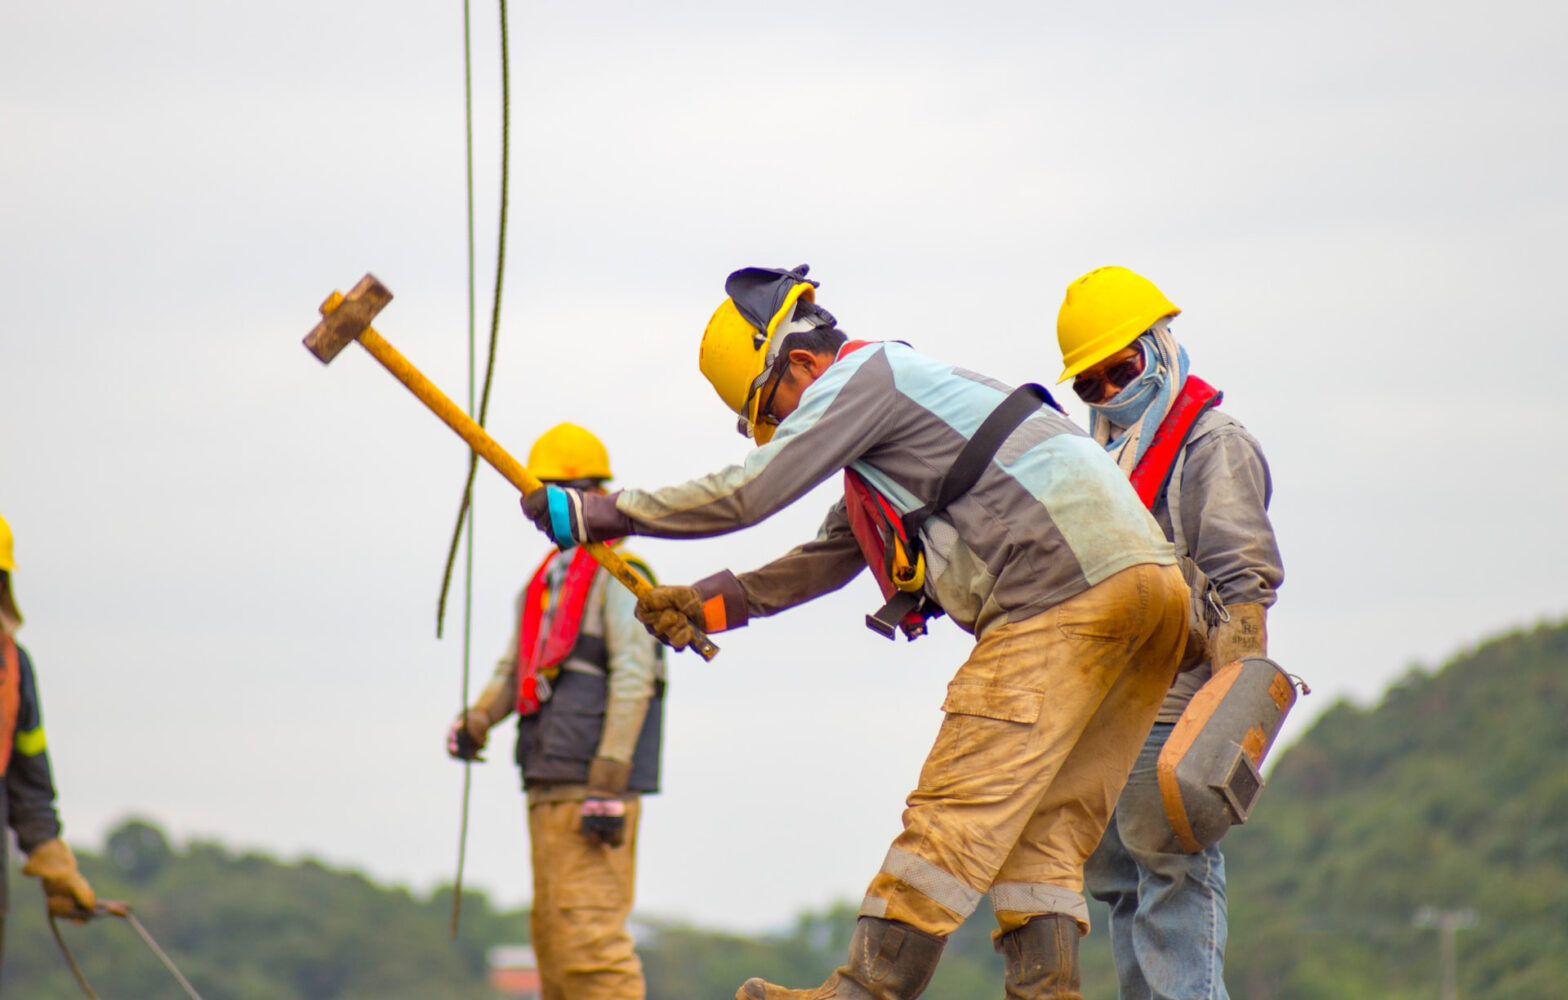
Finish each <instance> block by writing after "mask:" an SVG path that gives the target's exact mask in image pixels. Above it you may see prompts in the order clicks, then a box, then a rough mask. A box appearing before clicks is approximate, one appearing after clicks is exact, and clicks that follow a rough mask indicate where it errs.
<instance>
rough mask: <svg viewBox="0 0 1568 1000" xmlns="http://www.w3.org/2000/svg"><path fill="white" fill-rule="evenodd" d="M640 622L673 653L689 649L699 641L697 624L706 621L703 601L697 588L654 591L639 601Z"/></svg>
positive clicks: (673, 588)
mask: <svg viewBox="0 0 1568 1000" xmlns="http://www.w3.org/2000/svg"><path fill="white" fill-rule="evenodd" d="M637 620H638V621H640V622H642V624H643V627H644V628H646V629H647V630H648V631H649V633H651V634H652V635H654V636H656V637H658V639H659V641H660V642H662V643H664V644H665V645H666V646H669V647H671V648H673V649H685V648H686V647H687V646H689V645H691V644H692V642H693V641H694V640H695V639H696V638H697V630H696V629H695V628H693V627H692V622H693V621H699V622H700V621H702V598H701V597H700V596H698V594H697V590H696V588H695V587H654V588H653V589H651V590H649V591H648V592H647V593H646V594H644V595H642V596H641V597H639V598H637Z"/></svg>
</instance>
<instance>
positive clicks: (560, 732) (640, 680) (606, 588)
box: [447, 424, 664, 1000]
mask: <svg viewBox="0 0 1568 1000" xmlns="http://www.w3.org/2000/svg"><path fill="white" fill-rule="evenodd" d="M528 467H529V469H530V470H531V471H532V472H533V473H534V474H535V475H536V476H538V477H539V478H540V479H542V480H543V481H545V482H547V483H558V484H562V485H567V486H571V487H573V488H575V489H578V490H582V491H584V492H586V493H589V494H594V495H597V494H599V493H602V492H603V484H604V483H605V481H607V480H608V479H609V478H610V459H609V455H608V454H607V453H606V451H605V448H604V445H603V444H601V443H600V441H599V439H598V438H596V437H594V436H593V435H592V434H591V433H589V432H588V431H586V430H584V429H583V428H581V427H578V426H577V425H575V424H560V425H558V426H556V427H553V428H551V429H550V430H548V431H546V432H545V433H544V434H543V435H542V436H541V437H540V438H539V440H538V441H536V442H535V443H534V446H533V449H532V450H531V451H530V452H529V453H528ZM621 555H622V556H623V557H625V558H626V560H627V561H628V562H629V563H631V565H632V566H633V567H634V568H636V569H637V571H638V572H639V573H642V574H643V575H644V576H646V577H647V578H648V579H649V580H650V581H651V580H652V579H653V575H652V573H651V572H649V571H648V569H647V566H646V565H645V564H643V563H642V562H641V561H640V560H638V559H637V558H636V557H635V556H632V555H631V554H629V553H627V552H624V551H623V552H621ZM636 606H637V599H636V597H635V596H633V595H632V593H631V591H629V590H627V589H626V588H625V587H623V586H621V585H620V584H619V583H617V582H616V581H615V579H614V578H613V577H612V576H610V574H609V573H608V572H607V571H606V570H604V569H603V568H601V567H600V566H599V564H598V563H597V562H595V561H594V560H593V558H592V557H590V556H588V555H587V553H586V552H585V551H584V550H582V549H577V550H576V551H570V550H567V551H561V550H552V551H551V552H550V554H549V555H548V556H546V557H545V559H544V561H543V562H542V563H540V564H539V568H538V569H537V570H535V572H534V574H533V576H532V578H531V579H530V580H529V581H528V583H527V585H526V586H524V588H523V590H522V592H521V593H520V594H519V595H518V598H517V612H518V616H517V621H518V624H517V631H516V633H515V634H514V635H513V637H512V642H511V645H510V646H509V647H508V649H507V651H506V654H505V655H504V656H502V657H501V661H500V662H499V663H498V664H497V665H496V669H495V674H494V675H493V676H492V677H491V678H490V681H489V683H488V684H486V685H485V687H484V690H483V691H481V692H480V694H479V697H478V698H477V699H476V700H475V701H474V703H473V705H472V706H471V707H470V708H469V709H468V710H467V711H466V712H464V713H463V714H462V715H460V716H459V717H458V718H457V719H456V720H455V721H454V722H453V723H452V728H451V730H450V731H449V733H448V736H447V749H448V752H449V753H451V754H452V756H454V757H459V758H464V759H470V760H471V759H475V758H476V757H477V755H478V753H479V751H480V750H481V749H482V748H483V747H484V745H485V742H486V738H487V734H488V733H489V731H490V728H491V727H492V726H494V725H495V724H496V723H498V722H500V721H501V720H502V719H504V718H506V717H507V716H508V715H511V714H512V713H513V712H514V711H516V712H517V713H518V716H519V717H518V729H517V754H516V756H517V763H518V766H519V767H520V768H521V769H522V779H523V788H524V790H525V791H526V793H527V796H528V836H529V840H530V842H531V844H532V848H533V876H534V899H533V906H532V909H531V911H530V929H531V931H532V938H533V947H534V952H535V954H536V956H537V957H538V961H539V974H540V978H541V981H542V987H541V990H542V993H541V996H542V998H543V1000H641V998H642V997H643V995H644V993H645V988H644V984H643V977H642V963H641V961H640V960H639V959H638V957H637V954H636V952H635V951H634V950H633V948H632V938H631V935H630V933H628V932H627V929H626V918H627V915H628V914H630V913H631V909H632V898H633V888H634V884H633V883H634V879H635V875H636V851H637V821H638V815H639V810H640V800H641V796H643V795H646V794H650V793H653V792H657V791H658V790H659V751H660V731H661V727H662V723H663V705H664V651H663V648H662V647H661V646H660V645H659V644H658V642H656V641H655V640H654V639H653V638H652V637H650V636H649V635H648V633H647V632H646V630H644V628H643V626H642V625H641V624H640V623H639V622H638V620H637V617H636V614H635V612H636Z"/></svg>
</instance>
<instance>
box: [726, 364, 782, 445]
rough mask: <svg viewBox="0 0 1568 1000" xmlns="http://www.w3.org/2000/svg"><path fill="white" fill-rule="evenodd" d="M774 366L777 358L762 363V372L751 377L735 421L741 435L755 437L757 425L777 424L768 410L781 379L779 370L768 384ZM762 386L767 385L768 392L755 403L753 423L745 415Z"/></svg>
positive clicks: (770, 407)
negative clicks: (777, 374)
mask: <svg viewBox="0 0 1568 1000" xmlns="http://www.w3.org/2000/svg"><path fill="white" fill-rule="evenodd" d="M775 367H777V359H774V361H772V362H770V363H768V364H766V365H764V366H763V368H762V373H761V374H760V375H758V376H757V377H756V378H755V379H752V382H751V386H750V388H748V389H747V390H746V402H745V404H744V405H743V406H742V407H741V417H740V419H739V420H737V421H735V429H736V430H737V431H739V432H740V436H741V437H745V438H752V437H755V436H756V435H755V429H756V427H757V426H767V425H773V426H777V425H778V422H779V421H778V418H777V417H775V416H773V415H772V414H771V413H769V412H768V411H769V410H771V409H772V408H773V397H774V395H776V394H777V393H778V391H779V382H780V381H782V375H783V372H782V370H781V371H780V372H779V375H780V378H775V379H773V384H772V385H771V386H768V379H770V378H772V377H773V375H774V371H773V369H774V368H775ZM764 386H767V389H768V394H767V395H766V396H764V397H763V398H762V400H761V401H760V402H759V403H758V405H757V423H756V424H755V425H754V424H753V423H752V422H751V421H750V420H748V419H746V416H745V415H746V413H749V412H750V411H751V401H752V399H754V398H755V397H756V395H757V393H759V392H761V391H762V389H763V387H764Z"/></svg>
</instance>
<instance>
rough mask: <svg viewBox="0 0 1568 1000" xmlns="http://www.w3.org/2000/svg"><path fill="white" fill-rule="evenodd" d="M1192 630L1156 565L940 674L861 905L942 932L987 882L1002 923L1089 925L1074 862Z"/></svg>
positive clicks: (1177, 586)
mask: <svg viewBox="0 0 1568 1000" xmlns="http://www.w3.org/2000/svg"><path fill="white" fill-rule="evenodd" d="M1186 633H1187V585H1186V583H1185V582H1184V581H1183V580H1182V577H1181V572H1180V571H1179V570H1178V569H1177V568H1176V567H1174V566H1156V565H1140V566H1134V567H1131V568H1130V569H1126V570H1123V571H1122V572H1120V573H1117V574H1116V575H1114V576H1112V577H1110V578H1109V579H1107V580H1103V581H1101V582H1100V583H1099V584H1096V585H1095V586H1093V587H1091V588H1089V589H1088V590H1086V591H1084V592H1083V593H1081V594H1079V595H1077V596H1076V597H1073V598H1071V599H1069V600H1067V601H1064V602H1063V603H1061V604H1059V605H1057V606H1056V607H1054V608H1051V609H1049V610H1047V611H1044V612H1042V613H1041V614H1038V615H1035V616H1034V617H1032V618H1029V619H1026V620H1024V621H1020V622H1012V623H1009V624H1007V625H1002V626H999V627H997V628H994V629H992V630H991V631H989V632H987V633H986V634H985V636H984V637H983V638H982V639H980V641H979V642H977V643H976V644H975V648H974V651H973V652H972V653H971V654H970V656H969V659H968V660H966V661H965V662H964V664H963V666H961V667H960V668H959V670H958V673H957V675H955V676H954V678H953V680H952V681H951V682H950V683H949V684H948V689H947V699H946V701H944V702H943V705H942V709H943V711H944V712H946V718H945V719H944V720H943V722H942V727H941V729H940V730H939V731H938V733H937V738H936V743H935V745H934V746H933V747H932V748H931V752H930V754H929V755H928V756H927V758H926V762H925V766H924V767H923V768H922V769H921V773H920V783H919V786H918V787H917V788H916V789H915V791H913V792H912V793H910V796H909V799H908V806H909V808H908V809H906V810H905V811H904V831H903V833H901V834H900V835H899V836H898V838H897V839H896V840H895V841H894V842H893V847H892V849H891V850H890V851H889V852H888V855H887V859H886V860H885V861H884V862H883V865H882V870H881V871H880V872H879V873H878V874H877V876H876V878H874V879H873V880H872V882H871V887H870V889H869V890H868V891H867V894H866V898H865V901H864V902H863V904H862V905H861V908H860V913H861V915H863V916H875V917H884V918H886V919H890V920H899V921H903V922H904V923H908V924H911V925H913V926H915V927H917V928H919V929H920V930H923V931H926V932H927V933H930V934H938V935H946V934H950V933H952V932H953V931H954V930H956V929H957V928H958V926H959V924H961V923H963V921H964V918H966V917H968V916H969V914H970V913H973V912H974V910H975V907H976V906H978V905H979V903H980V899H981V897H982V896H984V895H986V894H987V893H989V894H990V896H991V902H992V906H993V907H994V908H995V909H996V911H997V919H998V921H999V923H1000V924H1001V931H1002V932H1006V931H1009V930H1012V929H1014V928H1016V927H1021V926H1023V924H1024V923H1025V922H1027V921H1028V919H1029V918H1030V917H1033V916H1038V915H1039V914H1042V913H1067V914H1069V915H1071V916H1072V917H1074V918H1075V919H1076V920H1077V921H1078V922H1079V925H1080V927H1081V929H1082V930H1083V931H1085V932H1087V930H1088V908H1087V906H1086V904H1085V902H1084V899H1083V896H1082V894H1081V893H1082V889H1083V863H1084V860H1085V859H1087V858H1088V857H1089V855H1090V853H1091V852H1093V850H1094V848H1095V845H1096V844H1097V843H1098V842H1099V840H1100V835H1101V833H1102V832H1103V831H1104V829H1105V825H1106V822H1107V821H1108V820H1109V818H1110V814H1111V809H1112V808H1113V806H1114V805H1115V802H1116V797H1117V795H1118V794H1120V792H1121V789H1122V785H1123V783H1124V782H1125V781H1126V780H1127V773H1128V771H1129V770H1131V768H1132V765H1133V762H1134V761H1135V760H1136V759H1137V756H1138V750H1139V748H1140V747H1141V746H1142V744H1143V740H1144V737H1145V735H1146V734H1147V733H1148V732H1149V729H1150V727H1151V726H1152V725H1153V723H1154V718H1155V715H1156V714H1157V713H1158V711H1159V707H1160V702H1161V700H1162V699H1163V698H1164V696H1165V692H1166V690H1167V689H1168V688H1169V687H1170V684H1171V680H1172V678H1173V677H1174V676H1175V673H1176V665H1177V662H1178V660H1179V659H1180V657H1181V653H1182V649H1183V646H1184V644H1185V642H1186Z"/></svg>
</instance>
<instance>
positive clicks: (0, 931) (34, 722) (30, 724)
mask: <svg viewBox="0 0 1568 1000" xmlns="http://www.w3.org/2000/svg"><path fill="white" fill-rule="evenodd" d="M12 551H13V550H12V538H11V526H10V525H9V524H7V523H6V520H5V518H3V517H0V776H3V777H4V780H3V781H0V819H3V820H4V823H5V825H6V826H8V827H10V828H11V829H12V830H14V831H16V843H17V846H18V847H20V848H21V849H22V853H24V854H26V855H27V863H26V864H25V865H23V866H22V873H23V874H24V875H32V876H34V877H36V878H38V879H41V880H42V881H43V888H44V899H45V901H46V903H47V905H48V907H49V912H50V913H52V914H54V915H55V916H57V917H70V918H71V919H73V920H76V921H77V922H81V921H83V920H85V919H86V918H87V917H89V916H91V915H92V912H93V907H94V906H96V905H97V903H98V898H97V896H95V895H94V894H93V890H92V886H90V885H88V884H87V880H86V879H85V878H83V877H82V874H81V872H79V871H77V870H76V858H75V857H73V856H72V854H71V849H70V848H69V847H67V846H66V845H65V841H63V840H61V839H60V814H59V813H58V812H56V811H55V807H54V798H55V792H54V779H53V777H52V776H51V772H50V770H49V751H48V747H47V745H46V743H45V740H44V719H43V709H42V708H41V707H40V705H39V701H38V681H37V680H36V679H35V678H34V676H33V663H32V660H30V659H29V658H28V656H27V650H25V649H23V648H22V647H21V646H18V645H17V644H16V639H15V636H16V630H17V629H18V628H20V627H21V625H22V614H21V612H20V611H18V610H17V607H16V592H15V590H13V589H12V583H11V574H12V573H13V572H14V571H15V570H16V560H15V559H14V558H13V556H12ZM9 839H10V838H9V837H6V836H3V835H0V956H3V955H4V953H5V916H6V910H7V897H8V895H9V894H8V892H7V890H6V884H5V880H6V872H7V870H9V868H10V865H9V864H8V863H7V862H6V859H5V855H6V848H7V846H8V845H7V843H6V842H7V841H8V840H9Z"/></svg>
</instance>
